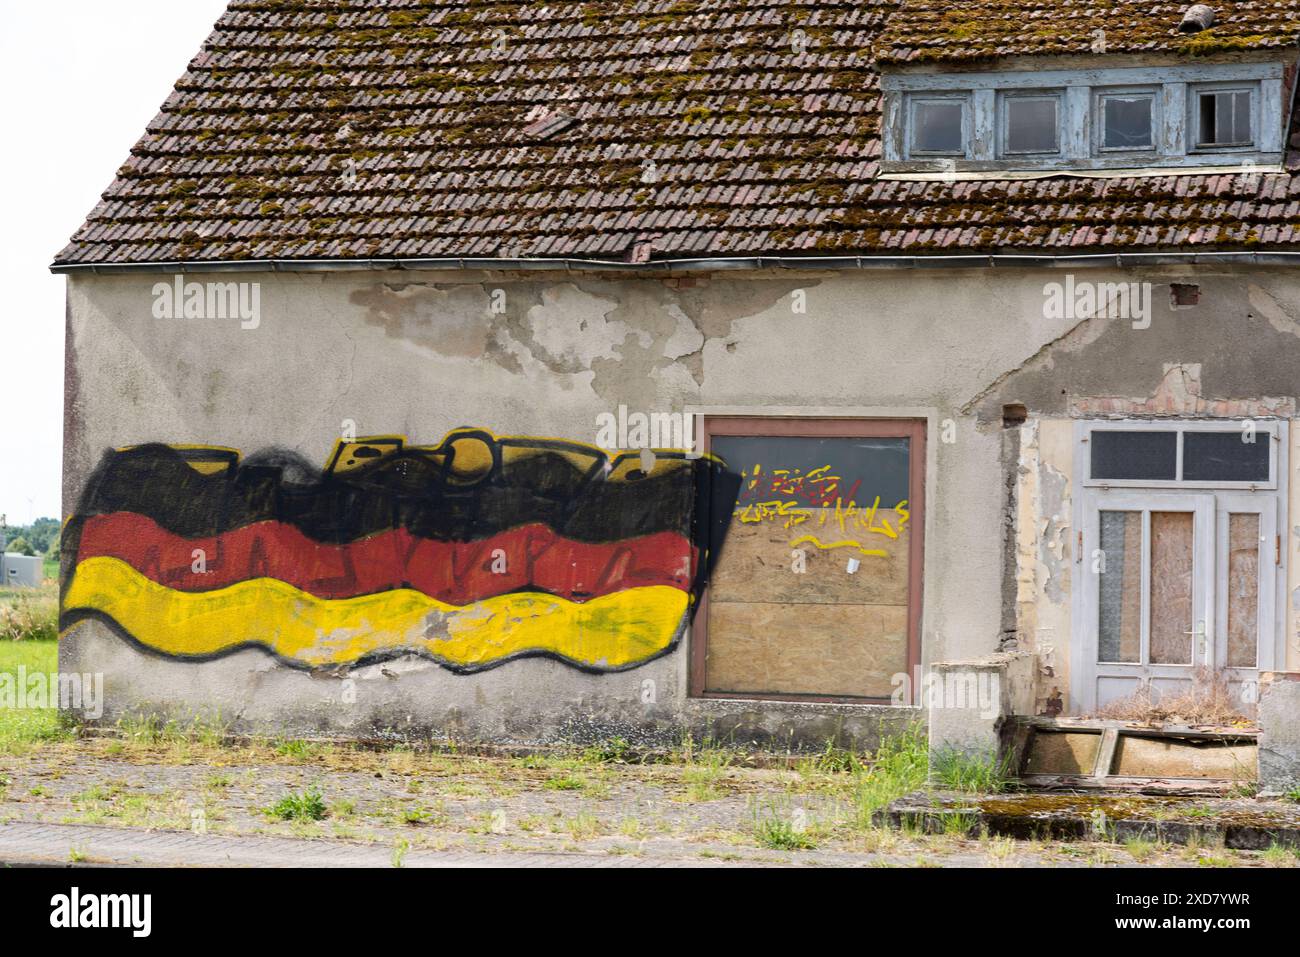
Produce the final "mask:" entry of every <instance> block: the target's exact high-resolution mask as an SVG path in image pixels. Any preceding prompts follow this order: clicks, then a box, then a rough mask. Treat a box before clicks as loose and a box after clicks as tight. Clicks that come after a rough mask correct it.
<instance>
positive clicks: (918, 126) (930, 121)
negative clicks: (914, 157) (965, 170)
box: [912, 100, 965, 153]
mask: <svg viewBox="0 0 1300 957" xmlns="http://www.w3.org/2000/svg"><path fill="white" fill-rule="evenodd" d="M961 118H962V103H961V101H960V100H923V101H921V102H919V103H917V104H916V109H915V110H914V112H913V116H912V122H913V124H914V128H913V130H912V150H913V152H917V153H963V152H965V149H964V146H963V144H962V138H961Z"/></svg>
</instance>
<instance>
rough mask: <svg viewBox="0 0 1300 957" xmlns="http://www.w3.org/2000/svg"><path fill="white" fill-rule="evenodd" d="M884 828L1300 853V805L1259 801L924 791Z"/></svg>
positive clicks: (894, 807)
mask: <svg viewBox="0 0 1300 957" xmlns="http://www.w3.org/2000/svg"><path fill="white" fill-rule="evenodd" d="M875 821H876V823H877V824H880V825H885V826H890V827H896V828H909V829H914V830H919V831H921V832H923V833H927V834H939V833H943V834H951V833H954V832H957V833H966V834H978V833H988V834H992V835H995V836H1000V837H1011V838H1016V839H1017V840H1035V839H1039V840H1102V841H1112V842H1123V841H1127V840H1131V839H1141V840H1150V841H1161V842H1164V843H1166V844H1189V843H1200V844H1204V845H1207V846H1222V847H1229V848H1235V849H1239V850H1265V849H1267V848H1269V847H1272V846H1273V845H1275V844H1276V845H1281V846H1286V847H1296V848H1300V804H1297V803H1295V802H1291V801H1273V800H1261V799H1258V798H1235V799H1222V798H1203V797H1157V796H1151V795H1140V794H1128V793H1106V792H1092V793H1087V794H1080V793H1071V794H1041V793H1033V792H1026V793H1011V794H996V795H979V794H957V793H952V792H926V791H918V792H916V793H914V794H910V795H908V796H906V797H903V798H899V799H898V800H896V801H894V802H893V803H891V804H890V805H889V806H888V807H886V808H885V809H883V810H881V811H879V812H877V814H876V816H875Z"/></svg>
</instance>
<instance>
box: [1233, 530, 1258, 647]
mask: <svg viewBox="0 0 1300 957" xmlns="http://www.w3.org/2000/svg"><path fill="white" fill-rule="evenodd" d="M1259 546H1260V541H1259V515H1258V514H1256V513H1254V512H1245V513H1239V514H1235V515H1229V516H1228V667H1229V668H1254V667H1255V666H1256V664H1257V663H1258V657H1259Z"/></svg>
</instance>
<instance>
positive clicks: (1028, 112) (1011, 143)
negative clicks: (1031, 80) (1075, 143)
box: [1004, 96, 1059, 153]
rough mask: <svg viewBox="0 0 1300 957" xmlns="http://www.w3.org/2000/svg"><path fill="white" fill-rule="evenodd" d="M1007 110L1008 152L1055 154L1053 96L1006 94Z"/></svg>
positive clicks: (1054, 98) (1054, 106) (1054, 100)
mask: <svg viewBox="0 0 1300 957" xmlns="http://www.w3.org/2000/svg"><path fill="white" fill-rule="evenodd" d="M1004 102H1005V103H1006V111H1007V143H1006V148H1007V152H1008V153H1055V152H1057V151H1058V149H1059V147H1058V145H1057V137H1056V129H1057V124H1056V104H1057V99H1056V97H1054V96H1009V97H1007V98H1006V100H1005V101H1004Z"/></svg>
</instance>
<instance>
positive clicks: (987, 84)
mask: <svg viewBox="0 0 1300 957" xmlns="http://www.w3.org/2000/svg"><path fill="white" fill-rule="evenodd" d="M1282 73H1283V71H1282V64H1281V63H1267V62H1256V63H1207V64H1196V65H1189V64H1180V65H1172V66H1167V67H1161V68H1145V67H1123V68H1115V69H1092V70H1042V71H1023V70H1021V71H1006V72H989V73H974V72H966V71H960V72H950V73H925V72H913V71H908V72H900V73H895V74H885V75H884V76H882V77H881V87H882V89H883V91H884V97H885V103H884V121H885V122H884V134H885V135H884V138H883V139H884V144H883V145H884V157H883V160H882V163H881V173H882V175H886V176H890V175H893V176H905V175H906V174H910V173H939V174H942V175H944V176H951V175H961V174H964V173H970V174H974V175H983V174H986V173H987V174H993V173H996V172H998V171H1021V170H1023V171H1026V172H1034V171H1044V172H1052V171H1058V170H1066V171H1068V170H1117V171H1118V170H1133V169H1148V168H1155V167H1181V168H1195V167H1215V168H1225V167H1228V168H1231V167H1237V166H1249V167H1252V168H1255V169H1260V168H1263V167H1268V166H1275V165H1277V164H1279V163H1281V161H1282V115H1283V112H1284V111H1283V106H1282V100H1283V91H1282Z"/></svg>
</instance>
